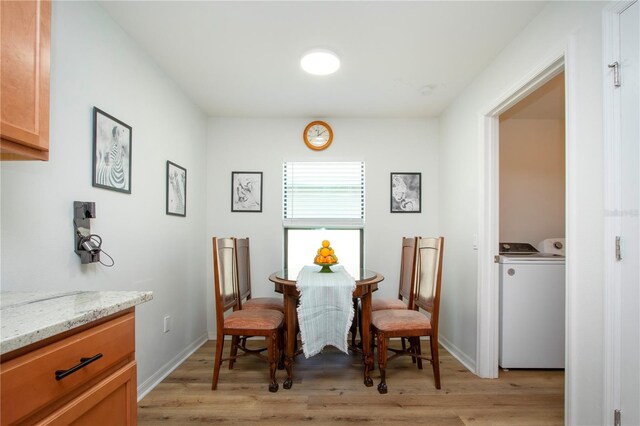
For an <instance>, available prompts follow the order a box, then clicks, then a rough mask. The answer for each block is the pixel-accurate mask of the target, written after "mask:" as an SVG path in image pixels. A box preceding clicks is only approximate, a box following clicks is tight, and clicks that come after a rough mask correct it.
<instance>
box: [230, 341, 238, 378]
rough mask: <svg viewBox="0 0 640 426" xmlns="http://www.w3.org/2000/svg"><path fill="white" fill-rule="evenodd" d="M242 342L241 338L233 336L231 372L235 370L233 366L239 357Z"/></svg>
mask: <svg viewBox="0 0 640 426" xmlns="http://www.w3.org/2000/svg"><path fill="white" fill-rule="evenodd" d="M239 342H240V336H231V353H230V354H229V355H230V358H229V370H233V364H234V363H235V362H236V356H237V355H238V343H239Z"/></svg>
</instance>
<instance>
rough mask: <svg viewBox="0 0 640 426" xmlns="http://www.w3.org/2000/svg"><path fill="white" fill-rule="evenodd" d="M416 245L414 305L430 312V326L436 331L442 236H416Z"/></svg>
mask: <svg viewBox="0 0 640 426" xmlns="http://www.w3.org/2000/svg"><path fill="white" fill-rule="evenodd" d="M416 245H417V250H416V252H417V255H416V284H415V285H416V298H415V305H416V306H417V307H419V308H422V309H424V310H425V311H427V312H429V313H430V314H431V326H432V327H433V330H434V331H435V332H437V330H438V314H439V310H440V286H441V282H442V252H443V247H444V237H439V238H421V237H418V240H417V242H416Z"/></svg>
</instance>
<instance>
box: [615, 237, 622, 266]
mask: <svg viewBox="0 0 640 426" xmlns="http://www.w3.org/2000/svg"><path fill="white" fill-rule="evenodd" d="M620 245H621V244H620V237H619V236H617V237H616V260H622V250H621V248H620Z"/></svg>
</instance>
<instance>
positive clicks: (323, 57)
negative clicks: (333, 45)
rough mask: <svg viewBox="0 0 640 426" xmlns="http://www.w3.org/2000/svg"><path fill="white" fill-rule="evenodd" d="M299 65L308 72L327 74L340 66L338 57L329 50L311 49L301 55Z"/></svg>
mask: <svg viewBox="0 0 640 426" xmlns="http://www.w3.org/2000/svg"><path fill="white" fill-rule="evenodd" d="M300 66H301V67H302V69H303V70H305V71H306V72H308V73H309V74H313V75H329V74H333V73H334V72H336V71H337V70H338V68H340V59H339V58H338V55H336V54H335V53H333V52H332V51H330V50H327V49H313V50H310V51H308V52H307V53H305V54H304V56H302V59H301V60H300Z"/></svg>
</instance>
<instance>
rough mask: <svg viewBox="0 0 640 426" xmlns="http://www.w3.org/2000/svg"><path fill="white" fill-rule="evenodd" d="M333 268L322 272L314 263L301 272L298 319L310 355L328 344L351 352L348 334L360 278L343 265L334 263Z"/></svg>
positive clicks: (298, 286)
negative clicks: (354, 294) (353, 275)
mask: <svg viewBox="0 0 640 426" xmlns="http://www.w3.org/2000/svg"><path fill="white" fill-rule="evenodd" d="M331 270H332V271H333V272H332V273H321V272H318V271H320V267H319V266H315V265H313V266H305V267H303V268H302V269H301V270H300V273H299V274H298V279H297V284H296V286H297V288H298V291H299V292H300V304H299V306H298V323H299V324H300V334H301V336H302V350H303V352H304V356H305V357H306V358H309V357H311V356H313V355H316V354H318V353H320V352H321V351H322V349H323V348H324V347H325V346H327V345H332V346H335V347H336V348H338V349H340V350H341V351H342V352H344V353H349V352H348V344H347V337H348V334H349V328H350V327H351V321H352V320H353V315H354V310H353V302H352V298H353V290H355V288H356V281H355V279H354V278H353V277H352V276H351V275H349V274H348V273H347V271H345V269H344V267H343V266H342V265H334V266H332V267H331Z"/></svg>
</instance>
